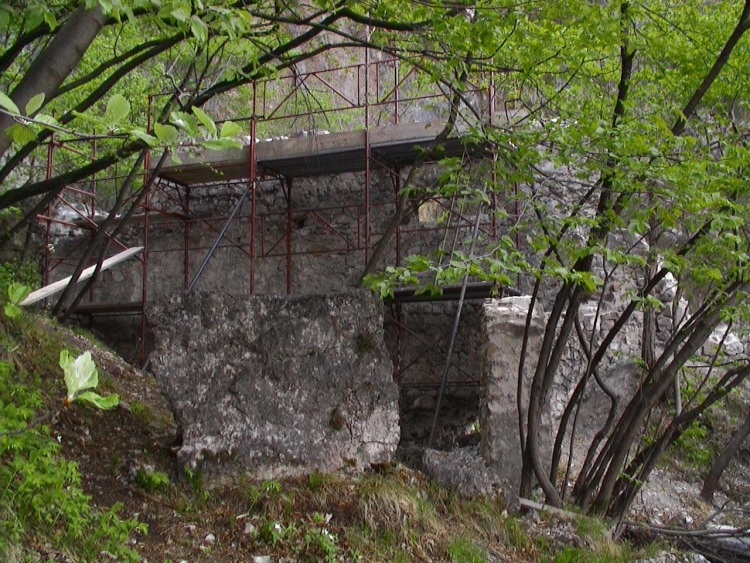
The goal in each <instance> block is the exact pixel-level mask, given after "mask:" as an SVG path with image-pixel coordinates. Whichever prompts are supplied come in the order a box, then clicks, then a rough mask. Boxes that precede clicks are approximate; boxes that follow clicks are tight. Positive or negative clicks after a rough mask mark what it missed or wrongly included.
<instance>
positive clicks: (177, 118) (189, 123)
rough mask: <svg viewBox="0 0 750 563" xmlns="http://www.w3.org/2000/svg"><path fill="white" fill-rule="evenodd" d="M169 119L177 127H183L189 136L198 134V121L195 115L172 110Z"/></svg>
mask: <svg viewBox="0 0 750 563" xmlns="http://www.w3.org/2000/svg"><path fill="white" fill-rule="evenodd" d="M169 120H170V121H171V122H172V123H173V124H174V125H176V126H177V127H179V128H181V129H184V130H185V132H186V133H187V134H188V135H190V136H191V137H197V136H198V132H199V131H198V122H197V121H196V119H195V117H193V116H192V115H190V114H189V113H185V112H183V111H173V112H172V114H171V115H170V116H169Z"/></svg>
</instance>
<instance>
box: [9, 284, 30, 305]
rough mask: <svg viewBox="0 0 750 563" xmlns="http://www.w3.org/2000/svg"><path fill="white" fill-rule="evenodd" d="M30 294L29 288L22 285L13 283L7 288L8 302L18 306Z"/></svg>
mask: <svg viewBox="0 0 750 563" xmlns="http://www.w3.org/2000/svg"><path fill="white" fill-rule="evenodd" d="M30 292H31V288H30V287H29V286H27V285H23V284H22V283H18V282H13V283H11V284H10V285H9V286H8V301H10V302H11V303H13V304H14V305H18V304H19V303H20V302H21V301H23V300H24V299H25V298H26V296H27V295H28V294H29V293H30Z"/></svg>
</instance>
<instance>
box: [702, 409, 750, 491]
mask: <svg viewBox="0 0 750 563" xmlns="http://www.w3.org/2000/svg"><path fill="white" fill-rule="evenodd" d="M748 436H750V414H748V416H747V418H746V419H745V423H744V424H743V425H742V426H740V427H739V428H738V429H737V430H735V432H734V434H733V435H732V439H731V440H729V443H728V444H727V445H726V447H725V448H724V451H723V452H721V455H720V456H719V457H718V458H716V461H714V464H713V465H712V466H711V469H710V470H709V472H708V475H706V479H705V480H704V481H703V489H701V494H700V497H701V498H702V499H703V500H705V501H706V502H711V501H713V499H714V493H715V492H716V489H717V488H718V487H719V479H721V476H722V474H723V473H724V470H725V469H726V468H727V465H729V462H730V461H732V458H733V457H734V456H735V455H736V454H737V451H738V450H739V449H740V446H742V443H743V442H744V441H745V439H746V438H747V437H748Z"/></svg>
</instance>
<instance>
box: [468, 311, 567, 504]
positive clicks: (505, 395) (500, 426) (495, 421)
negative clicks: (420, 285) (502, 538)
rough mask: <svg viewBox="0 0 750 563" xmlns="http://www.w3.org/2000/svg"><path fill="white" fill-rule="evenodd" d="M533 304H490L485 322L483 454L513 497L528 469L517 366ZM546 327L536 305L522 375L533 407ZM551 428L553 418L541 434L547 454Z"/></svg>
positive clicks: (482, 408)
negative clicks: (523, 471)
mask: <svg viewBox="0 0 750 563" xmlns="http://www.w3.org/2000/svg"><path fill="white" fill-rule="evenodd" d="M530 304H531V298H530V297H506V298H504V299H499V300H497V299H493V300H487V301H486V302H485V305H484V320H483V323H482V342H483V347H482V364H481V383H482V389H483V390H484V395H483V397H482V401H481V406H480V412H479V426H480V429H481V441H480V452H481V455H482V457H483V458H484V461H485V462H486V463H487V465H488V466H489V467H490V469H491V470H492V472H493V473H496V474H497V475H498V476H499V477H500V479H501V480H502V481H503V482H507V483H508V487H509V492H512V493H516V492H517V491H518V487H519V485H520V478H521V467H522V465H523V460H522V455H521V444H520V440H519V434H518V416H519V413H518V409H517V406H516V389H517V386H518V364H519V359H520V356H521V347H522V344H523V338H524V332H525V329H526V316H527V313H528V311H529V306H530ZM544 323H545V317H544V311H543V310H542V308H541V306H540V305H538V304H537V306H536V307H535V308H534V311H533V314H532V319H531V324H530V326H529V339H528V344H527V349H526V362H525V369H524V374H523V391H524V393H523V395H524V401H523V403H524V404H527V403H528V396H529V389H530V385H531V379H532V377H533V373H534V370H535V369H536V361H537V358H538V357H539V351H540V348H541V345H542V337H543V334H544V326H545V325H544ZM524 417H525V413H524ZM545 421H546V423H545ZM550 423H551V417H550V415H549V413H548V412H547V413H544V416H543V424H542V428H543V430H542V435H541V436H539V439H540V445H541V447H542V449H543V451H544V450H549V449H550V447H551V439H552V437H551V430H550V429H551V424H550ZM545 457H548V456H545V455H543V458H545Z"/></svg>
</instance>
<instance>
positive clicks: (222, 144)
mask: <svg viewBox="0 0 750 563" xmlns="http://www.w3.org/2000/svg"><path fill="white" fill-rule="evenodd" d="M199 144H200V146H202V147H205V148H207V149H208V150H212V151H218V150H221V149H241V148H242V143H241V142H239V141H235V140H233V139H209V140H208V141H201V142H200V143H199Z"/></svg>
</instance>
